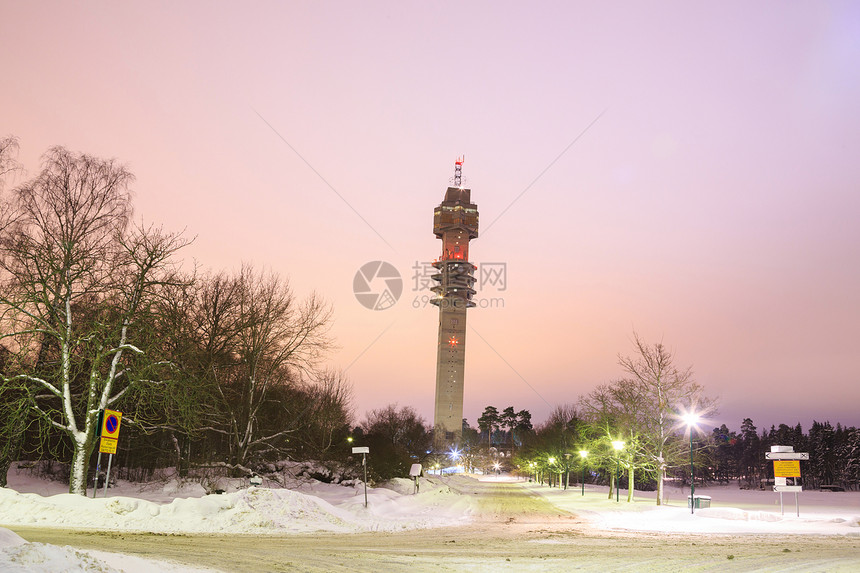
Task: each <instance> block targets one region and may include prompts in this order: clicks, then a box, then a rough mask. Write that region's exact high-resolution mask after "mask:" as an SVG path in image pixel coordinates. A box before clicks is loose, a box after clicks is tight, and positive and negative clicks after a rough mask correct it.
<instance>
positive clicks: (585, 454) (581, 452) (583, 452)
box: [579, 450, 588, 497]
mask: <svg viewBox="0 0 860 573" xmlns="http://www.w3.org/2000/svg"><path fill="white" fill-rule="evenodd" d="M579 456H580V457H581V458H582V495H583V497H584V496H585V458H587V457H588V450H579Z"/></svg>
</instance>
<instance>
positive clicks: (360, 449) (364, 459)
mask: <svg viewBox="0 0 860 573" xmlns="http://www.w3.org/2000/svg"><path fill="white" fill-rule="evenodd" d="M352 453H354V454H361V465H363V466H364V507H367V454H369V453H370V448H369V447H367V446H358V447H355V448H352Z"/></svg>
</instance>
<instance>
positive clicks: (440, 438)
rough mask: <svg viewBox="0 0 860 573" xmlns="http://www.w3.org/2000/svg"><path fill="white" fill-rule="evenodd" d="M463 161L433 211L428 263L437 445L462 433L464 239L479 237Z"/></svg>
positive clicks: (470, 274) (468, 270)
mask: <svg viewBox="0 0 860 573" xmlns="http://www.w3.org/2000/svg"><path fill="white" fill-rule="evenodd" d="M462 167H463V160H462V159H458V160H457V162H456V163H455V166H454V186H453V187H448V190H447V191H445V199H444V200H443V201H442V204H441V205H439V206H438V207H436V209H435V210H434V211H433V233H435V235H436V236H437V237H438V238H439V239H441V240H442V256H440V257H439V259H438V260H437V261H435V262H434V263H433V266H434V267H435V268H436V269H438V271H439V272H437V273H436V274H434V275H433V276H432V278H433V280H435V281H436V282H437V284H436V285H435V286H434V287H433V288H432V289H431V290H432V291H433V292H434V293H436V297H435V298H434V299H433V300H432V303H433V304H435V305H436V306H438V307H439V340H438V342H437V351H436V409H435V414H434V419H433V425H434V428H435V431H436V436H435V440H436V443H437V445H441V444H444V443H446V442H447V443H450V442H457V441H459V439H460V437H461V435H462V432H463V371H464V366H465V361H466V309H467V308H469V307H472V306H475V303H474V302H472V296H473V295H474V294H475V289H474V288H472V287H473V286H474V285H475V277H474V273H475V269H476V267H475V265H473V264H472V263H470V262H469V241H471V240H472V239H474V238H476V237H477V236H478V207H477V205H475V204H474V203H472V202H471V199H470V195H471V190H470V189H464V188H463V187H462V186H461V173H462Z"/></svg>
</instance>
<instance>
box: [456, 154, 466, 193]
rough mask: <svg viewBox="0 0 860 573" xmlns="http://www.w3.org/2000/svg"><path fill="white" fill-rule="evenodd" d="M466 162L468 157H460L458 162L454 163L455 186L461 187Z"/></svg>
mask: <svg viewBox="0 0 860 573" xmlns="http://www.w3.org/2000/svg"><path fill="white" fill-rule="evenodd" d="M465 160H466V156H465V155H464V156H463V157H458V158H457V161H455V162H454V186H455V187H460V185H461V184H462V180H463V162H464V161H465Z"/></svg>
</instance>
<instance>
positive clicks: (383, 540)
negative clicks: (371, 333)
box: [11, 480, 860, 573]
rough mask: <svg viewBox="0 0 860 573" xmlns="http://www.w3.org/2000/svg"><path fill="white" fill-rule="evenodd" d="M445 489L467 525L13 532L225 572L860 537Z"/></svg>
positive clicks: (509, 560) (387, 567)
mask: <svg viewBox="0 0 860 573" xmlns="http://www.w3.org/2000/svg"><path fill="white" fill-rule="evenodd" d="M451 487H452V489H454V490H456V491H457V492H459V493H460V494H461V495H464V496H471V497H472V498H473V499H474V500H475V501H476V502H477V503H476V507H477V511H476V512H475V514H474V516H473V517H474V519H473V521H472V523H471V524H469V525H466V526H457V527H446V528H435V529H420V530H411V531H404V532H397V533H382V532H377V533H353V534H332V533H325V534H298V535H287V536H285V535H273V536H260V535H229V536H224V535H187V534H140V533H138V534H135V533H125V532H84V531H69V530H58V529H43V528H26V527H12V528H11V529H13V530H14V531H16V532H17V533H18V534H19V535H21V536H22V537H24V538H25V539H27V540H28V541H39V542H45V543H53V544H57V545H71V546H73V547H76V548H84V549H96V550H100V551H113V552H120V553H125V554H131V555H137V556H140V557H147V558H152V559H169V560H175V561H179V562H183V563H188V564H191V565H194V566H197V567H201V566H203V567H210V568H212V569H215V570H219V571H231V572H232V571H254V572H261V571H325V572H327V573H328V572H339V571H386V572H387V571H392V572H399V571H404V572H405V571H409V572H415V571H432V572H434V573H435V572H445V571H497V570H502V571H541V572H552V571H574V570H579V571H606V570H616V571H718V570H719V571H724V570H729V571H732V570H737V571H749V570H756V571H792V570H793V571H858V570H860V536H844V535H843V536H816V535H803V536H800V535H794V536H777V535H714V534H710V535H688V534H678V533H673V534H667V533H635V532H605V531H604V532H598V531H594V530H592V529H591V528H590V527H589V526H588V524H587V523H586V522H585V521H582V520H580V519H578V518H577V517H576V516H575V515H573V514H570V513H567V512H565V511H563V510H560V509H558V508H557V507H556V506H554V505H552V504H550V503H549V502H548V501H546V500H545V499H544V498H542V497H539V496H537V495H534V494H533V493H531V492H530V491H529V490H528V489H526V488H524V487H522V486H521V485H519V484H516V483H494V482H478V481H475V480H457V481H452V482H451Z"/></svg>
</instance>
